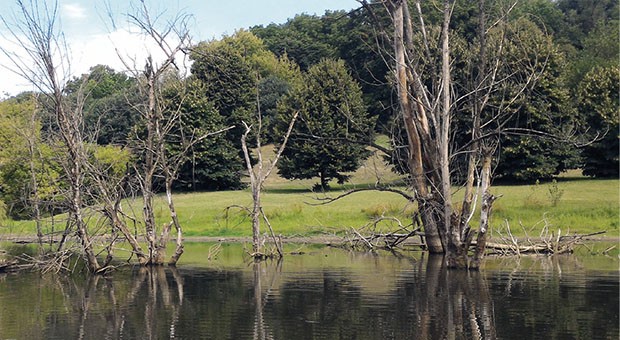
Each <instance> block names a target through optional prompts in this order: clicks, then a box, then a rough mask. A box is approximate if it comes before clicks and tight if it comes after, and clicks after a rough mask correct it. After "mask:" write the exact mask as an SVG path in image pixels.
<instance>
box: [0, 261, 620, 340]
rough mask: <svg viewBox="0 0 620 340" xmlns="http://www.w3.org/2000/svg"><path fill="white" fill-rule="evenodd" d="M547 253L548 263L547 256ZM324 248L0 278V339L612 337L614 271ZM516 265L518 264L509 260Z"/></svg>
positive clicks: (570, 264)
mask: <svg viewBox="0 0 620 340" xmlns="http://www.w3.org/2000/svg"><path fill="white" fill-rule="evenodd" d="M553 261H555V262H553ZM442 262H443V261H442V260H441V259H440V258H435V257H430V258H425V257H422V256H421V257H420V258H417V259H416V258H412V257H410V256H409V257H403V258H397V257H392V256H378V257H377V256H373V255H360V254H355V253H346V252H333V251H331V250H330V251H327V250H325V251H322V252H318V253H316V254H314V255H312V254H309V255H306V256H305V257H298V258H290V259H285V260H284V261H283V262H259V263H254V262H251V263H249V264H243V263H241V265H239V266H237V267H235V268H231V267H227V266H222V265H221V264H218V265H216V266H214V267H212V268H204V267H203V268H195V269H192V268H189V267H185V268H183V267H181V268H180V269H175V268H168V267H155V268H133V269H127V270H122V271H119V272H116V273H114V274H113V276H110V277H101V276H83V277H79V276H78V277H72V278H68V277H63V276H51V275H50V276H39V275H35V274H20V275H8V276H4V277H0V339H4V338H17V339H23V338H31V339H42V338H45V339H101V338H104V339H120V338H126V339H161V338H179V339H194V338H204V339H511V338H514V339H521V338H527V339H534V338H540V339H546V338H562V339H563V338H588V339H606V338H614V336H617V334H618V307H619V306H618V295H619V294H618V288H619V285H618V276H617V272H612V273H609V272H605V273H599V272H597V273H593V272H592V271H589V270H584V269H583V267H581V268H580V267H579V264H576V263H573V262H574V261H573V260H566V261H565V260H562V258H556V259H554V260H547V261H542V260H540V261H539V260H535V261H530V260H524V261H523V262H522V263H511V264H507V263H502V262H500V261H495V262H488V263H487V264H486V265H487V269H485V270H484V271H482V272H479V273H476V272H474V273H467V272H459V271H446V270H445V269H444V268H443V267H442ZM513 268H517V269H513Z"/></svg>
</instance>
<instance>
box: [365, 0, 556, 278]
mask: <svg viewBox="0 0 620 340" xmlns="http://www.w3.org/2000/svg"><path fill="white" fill-rule="evenodd" d="M359 2H360V3H361V4H362V6H363V7H365V9H366V10H368V11H371V12H373V11H376V10H378V9H381V10H385V11H386V12H387V13H388V14H389V17H390V19H391V23H392V31H391V32H387V31H383V33H384V35H385V36H391V39H392V45H393V50H392V51H391V52H390V53H389V55H390V56H391V58H392V60H391V65H390V66H391V68H392V70H393V75H394V78H393V79H394V86H395V88H396V92H397V98H398V106H399V109H400V114H401V124H402V127H403V130H404V131H405V135H406V145H405V149H406V165H407V172H408V177H409V179H410V180H411V189H412V190H413V193H414V194H413V200H414V201H415V202H416V203H417V206H418V210H419V217H420V220H421V223H422V225H423V228H424V234H425V238H426V244H427V247H428V250H429V252H431V253H443V254H445V260H446V265H447V266H448V267H451V268H478V267H479V265H480V260H481V258H482V256H483V254H484V251H485V242H486V239H487V231H488V228H489V219H490V214H491V210H492V205H493V202H494V201H495V199H496V198H497V197H495V196H493V195H492V194H491V191H490V188H491V179H492V166H493V157H494V156H495V154H496V152H497V151H498V144H499V138H500V136H501V134H502V131H503V129H505V125H506V123H507V122H508V120H509V118H510V117H511V116H512V115H513V114H514V112H516V111H517V110H516V109H515V106H516V105H517V104H518V103H519V102H520V101H521V100H522V99H523V98H524V97H525V96H526V94H527V91H528V89H530V88H531V87H532V86H533V85H534V83H535V81H536V80H537V78H538V77H539V75H540V74H541V72H542V71H543V70H544V68H545V64H546V60H547V55H546V53H548V51H545V50H544V49H539V50H536V49H534V48H531V47H530V46H528V45H527V44H525V43H524V40H526V39H527V38H526V36H525V35H524V33H525V32H526V30H525V29H524V28H522V27H520V26H519V23H518V22H511V21H509V14H510V12H511V10H512V9H513V8H514V6H515V4H514V3H513V4H510V5H509V6H508V7H503V6H501V4H498V3H493V6H495V7H493V11H492V15H491V13H490V12H491V11H489V8H491V6H489V4H487V3H486V2H485V1H484V0H479V1H478V5H479V6H478V13H477V15H478V16H479V21H478V27H477V33H476V38H475V39H474V40H473V41H462V40H458V39H457V34H456V33H455V32H453V30H452V28H451V19H452V13H453V11H454V6H455V1H453V0H443V1H442V2H441V6H440V8H438V9H436V10H437V13H436V14H439V15H440V18H441V20H438V22H437V23H435V25H434V26H433V25H432V24H429V22H428V20H427V19H428V17H427V16H426V13H425V12H424V10H423V6H421V4H420V1H406V0H382V1H375V2H372V3H368V2H366V1H363V0H360V1H359ZM430 10H432V9H430ZM532 36H533V37H534V38H535V39H537V41H536V43H540V42H544V41H547V43H548V44H550V42H549V41H548V40H547V39H548V38H547V36H546V35H545V34H544V33H543V32H540V31H537V32H535V34H532ZM529 39H531V37H530V38H529ZM455 41H456V42H458V43H459V44H461V45H463V44H465V45H466V48H467V49H468V50H470V51H475V53H472V54H471V56H470V57H469V59H468V60H466V64H467V65H468V69H467V70H466V71H467V72H470V73H471V77H469V78H470V79H471V80H470V81H469V82H468V83H467V84H455V83H454V79H455V78H456V76H455V73H456V70H455V69H454V68H453V63H454V61H455V60H454V56H453V52H452V49H453V47H452V46H453V44H454V43H455ZM536 46H538V45H536ZM461 48H463V47H462V46H461ZM456 115H461V116H463V115H468V116H469V120H468V121H470V122H471V125H470V126H469V127H468V129H467V130H468V131H470V132H469V133H470V140H469V142H468V143H467V145H466V149H465V150H460V149H459V150H457V149H456V148H455V147H454V145H455V141H454V138H455V136H454V133H455V128H456V127H455V119H454V118H455V116H456ZM463 153H464V154H466V156H467V158H468V169H467V176H466V180H465V182H464V183H463V184H462V186H463V187H464V188H465V196H464V199H463V202H462V203H461V204H460V208H459V207H458V205H457V204H455V202H454V199H453V194H454V191H455V188H456V187H458V185H455V178H453V175H452V174H453V171H454V166H455V164H454V162H455V160H456V158H457V155H459V154H463ZM478 200H479V202H480V220H479V221H478V223H477V225H478V226H477V230H476V228H475V227H473V226H472V217H473V215H474V211H475V210H476V208H477V207H476V202H477V201H478ZM474 238H476V241H477V242H476V247H475V249H474V253H473V256H472V257H471V258H470V257H469V254H468V251H469V249H470V246H471V245H472V241H473V239H474Z"/></svg>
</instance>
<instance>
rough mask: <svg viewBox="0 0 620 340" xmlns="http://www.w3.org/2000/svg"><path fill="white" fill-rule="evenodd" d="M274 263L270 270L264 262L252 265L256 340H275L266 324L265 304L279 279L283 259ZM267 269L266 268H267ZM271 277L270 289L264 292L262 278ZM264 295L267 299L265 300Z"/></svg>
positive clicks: (254, 332)
mask: <svg viewBox="0 0 620 340" xmlns="http://www.w3.org/2000/svg"><path fill="white" fill-rule="evenodd" d="M270 263H272V266H271V268H269V263H267V262H264V261H254V262H253V263H252V273H253V274H254V276H253V279H254V280H253V284H254V329H253V339H254V340H259V339H260V340H266V339H274V337H273V333H272V332H271V331H270V330H269V327H268V326H267V325H266V324H265V317H264V313H265V304H266V303H267V301H268V297H269V294H270V293H271V291H272V289H273V288H274V285H275V284H276V281H277V278H278V277H279V274H280V272H281V270H282V259H281V258H280V259H278V260H277V261H276V262H270ZM265 267H266V268H265ZM263 276H270V279H269V281H268V283H267V284H268V287H267V289H266V290H265V291H264V292H263V285H262V277H263ZM263 294H264V295H265V297H264V298H263Z"/></svg>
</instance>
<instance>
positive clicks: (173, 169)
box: [110, 1, 190, 265]
mask: <svg viewBox="0 0 620 340" xmlns="http://www.w3.org/2000/svg"><path fill="white" fill-rule="evenodd" d="M110 17H112V15H110ZM128 18H129V21H130V23H131V24H133V25H135V26H136V27H137V28H138V29H140V31H141V32H142V33H143V34H145V35H146V36H147V37H149V38H150V39H151V40H152V41H153V42H154V43H155V45H156V47H157V49H158V51H159V52H160V53H163V60H162V61H160V62H157V61H154V60H153V57H152V56H151V55H149V57H148V58H147V59H146V64H145V66H144V69H143V70H139V69H137V68H136V67H135V65H131V64H130V63H129V62H128V61H127V60H126V59H125V58H123V56H121V55H120V54H119V57H120V58H121V60H122V61H123V63H124V64H125V66H126V67H127V69H128V70H129V71H131V72H132V73H133V74H134V77H136V79H138V80H139V81H140V91H142V92H143V95H144V96H145V98H146V104H145V105H143V106H135V108H136V109H137V110H138V111H139V112H140V114H141V116H142V120H143V122H144V125H145V130H146V131H145V136H144V137H143V138H142V139H139V140H138V143H137V144H138V145H137V148H138V149H139V150H135V152H137V153H140V154H142V155H143V157H144V160H143V162H142V163H141V164H140V165H138V166H136V167H135V169H134V170H135V173H136V177H137V179H138V183H139V188H140V192H141V195H142V204H143V222H144V227H145V233H146V240H147V247H148V255H147V261H146V263H148V264H155V265H160V264H163V263H164V258H165V249H166V243H167V240H168V235H169V232H170V228H171V226H172V225H174V227H175V228H176V229H177V247H176V250H175V254H174V255H173V257H172V260H171V261H170V263H171V264H175V263H176V262H177V261H178V258H179V257H180V256H181V254H182V252H183V245H182V229H181V225H180V223H179V221H178V217H177V213H176V210H175V208H174V201H173V198H172V183H173V182H174V180H175V179H176V173H177V171H178V165H174V164H173V163H172V162H173V161H175V160H172V159H170V158H169V157H167V152H166V145H165V142H166V134H167V133H169V132H170V131H171V130H172V128H173V127H174V124H177V123H178V111H174V110H172V111H170V110H167V108H166V106H165V104H164V103H163V100H162V93H161V87H162V84H163V77H164V75H165V74H166V73H167V72H171V71H170V70H172V69H173V68H176V69H178V67H177V65H176V59H177V57H179V56H180V55H181V54H182V53H183V52H184V49H185V48H187V47H189V44H190V36H189V31H188V28H187V20H188V19H189V16H188V15H178V16H176V17H174V18H172V19H171V20H170V21H168V22H166V23H165V24H163V26H162V27H159V25H160V22H161V21H160V20H158V19H161V18H159V17H158V16H152V14H151V13H150V11H149V8H148V6H147V5H146V3H145V2H144V1H140V2H139V5H138V6H136V8H135V10H134V13H130V14H128ZM176 161H178V160H176ZM160 174H161V175H162V176H163V178H164V182H165V186H166V199H167V203H168V208H169V211H170V216H171V218H172V222H171V223H169V224H167V225H165V226H164V228H163V230H162V233H161V235H160V236H158V235H157V227H156V222H155V213H154V208H153V203H154V196H155V189H154V183H155V180H156V177H157V176H158V175H160ZM134 251H137V249H136V248H135V246H134Z"/></svg>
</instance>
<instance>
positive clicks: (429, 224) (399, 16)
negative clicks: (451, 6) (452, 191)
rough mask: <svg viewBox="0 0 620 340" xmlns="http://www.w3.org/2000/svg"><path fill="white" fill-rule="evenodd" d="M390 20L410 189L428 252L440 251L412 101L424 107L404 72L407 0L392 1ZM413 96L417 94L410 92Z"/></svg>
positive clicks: (437, 226) (405, 71)
mask: <svg viewBox="0 0 620 340" xmlns="http://www.w3.org/2000/svg"><path fill="white" fill-rule="evenodd" d="M394 6H395V8H394V9H393V13H392V15H393V20H394V52H395V57H396V80H397V81H396V85H397V90H398V100H399V104H400V108H401V111H402V116H403V124H404V126H405V130H406V131H407V141H408V150H409V155H408V166H409V171H410V173H411V179H412V181H413V189H414V190H415V194H416V195H415V196H416V199H417V201H418V209H419V210H420V217H421V219H422V224H423V225H424V233H425V238H426V244H427V246H428V250H429V252H431V253H443V251H444V249H443V244H442V240H441V237H440V235H439V228H440V226H439V225H438V220H437V217H438V216H436V214H435V213H434V212H435V207H433V204H432V202H430V200H429V191H428V183H427V179H426V174H425V173H424V163H423V158H422V155H423V148H422V141H421V137H420V134H419V132H418V127H416V118H415V117H416V114H415V109H414V107H413V105H417V107H418V110H419V111H422V110H424V109H423V107H422V105H421V102H422V101H421V100H419V99H418V100H417V103H411V102H410V100H409V98H410V95H412V94H410V93H409V84H408V76H407V61H406V58H405V36H404V33H405V32H404V13H403V12H404V10H403V7H404V6H406V1H399V2H397V3H395V4H394ZM413 96H414V98H416V94H413ZM418 115H420V116H424V112H418Z"/></svg>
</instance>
